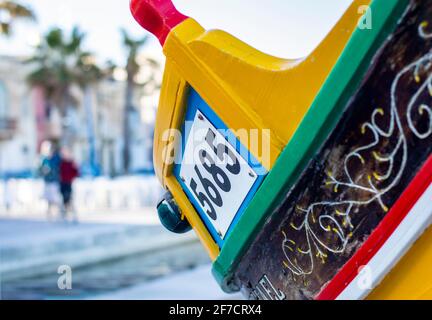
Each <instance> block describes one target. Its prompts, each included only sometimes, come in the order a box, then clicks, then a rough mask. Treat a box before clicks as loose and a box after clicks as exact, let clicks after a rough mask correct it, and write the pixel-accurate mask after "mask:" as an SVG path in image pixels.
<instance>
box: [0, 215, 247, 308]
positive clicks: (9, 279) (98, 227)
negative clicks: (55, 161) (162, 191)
mask: <svg viewBox="0 0 432 320" xmlns="http://www.w3.org/2000/svg"><path fill="white" fill-rule="evenodd" d="M209 263H210V260H209V258H208V256H207V253H205V251H204V249H203V248H202V245H201V244H200V243H199V241H198V239H197V238H196V236H195V234H194V233H193V232H192V233H189V234H186V235H175V234H172V233H169V232H167V231H166V230H165V229H164V228H163V227H161V225H160V223H159V221H158V218H157V214H156V212H155V210H154V209H151V208H149V209H145V210H140V211H136V212H130V211H129V212H109V213H88V212H86V213H81V214H80V216H79V223H78V224H74V223H72V222H63V221H46V218H45V216H44V215H40V214H39V215H38V214H32V215H24V214H21V213H20V214H10V213H9V214H6V213H1V212H0V299H2V298H4V299H58V298H60V299H98V300H99V299H108V300H142V299H145V300H147V299H150V300H153V299H166V300H177V299H178V300H189V299H191V300H194V299H199V300H202V299H205V300H225V299H240V298H241V296H239V295H237V296H230V295H226V294H225V293H223V292H222V291H221V290H220V289H219V287H218V285H217V284H216V281H215V280H214V279H213V277H212V275H211V267H210V265H209ZM63 265H67V266H69V267H71V269H72V270H74V278H73V279H74V290H73V291H72V292H68V293H64V292H59V290H58V288H57V279H58V274H57V270H58V267H59V266H63ZM2 293H3V296H2Z"/></svg>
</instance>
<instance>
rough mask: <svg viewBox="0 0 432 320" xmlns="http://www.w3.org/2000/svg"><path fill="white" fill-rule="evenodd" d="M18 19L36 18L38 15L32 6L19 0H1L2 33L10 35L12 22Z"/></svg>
mask: <svg viewBox="0 0 432 320" xmlns="http://www.w3.org/2000/svg"><path fill="white" fill-rule="evenodd" d="M18 19H27V20H36V16H35V14H34V12H33V11H32V10H31V9H30V7H28V6H25V5H22V4H20V3H19V2H18V1H11V0H0V34H3V35H6V36H9V35H10V34H11V32H12V24H13V23H14V21H15V20H18Z"/></svg>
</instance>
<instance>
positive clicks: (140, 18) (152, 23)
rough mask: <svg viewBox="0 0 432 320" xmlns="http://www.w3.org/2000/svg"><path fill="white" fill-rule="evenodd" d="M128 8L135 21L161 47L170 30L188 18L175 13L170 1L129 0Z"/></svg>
mask: <svg viewBox="0 0 432 320" xmlns="http://www.w3.org/2000/svg"><path fill="white" fill-rule="evenodd" d="M130 8H131V12H132V15H133V16H134V18H135V20H136V21H137V22H138V23H139V24H140V25H141V26H142V27H143V28H144V29H146V30H147V31H149V32H151V33H153V34H154V35H155V36H156V37H157V38H158V39H159V41H160V43H161V44H162V46H163V45H164V44H165V40H166V38H167V37H168V34H169V33H170V32H171V30H172V29H173V28H174V27H176V26H177V25H178V24H180V23H181V22H183V21H184V20H186V19H187V18H188V17H187V16H185V15H183V14H182V13H180V12H179V11H177V9H176V8H175V6H174V4H173V3H172V1H171V0H131V2H130Z"/></svg>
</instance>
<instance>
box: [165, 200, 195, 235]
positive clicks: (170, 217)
mask: <svg viewBox="0 0 432 320" xmlns="http://www.w3.org/2000/svg"><path fill="white" fill-rule="evenodd" d="M157 211H158V214H159V219H160V221H161V223H162V225H163V226H164V227H165V228H166V229H168V230H169V231H171V232H173V233H177V234H183V233H187V232H189V231H191V230H192V227H191V225H190V223H189V221H187V219H186V217H184V216H183V215H182V213H181V210H180V208H179V207H178V205H177V203H176V201H175V200H174V198H173V197H172V195H171V193H169V192H168V193H167V194H165V195H164V197H163V199H162V200H161V202H159V204H158V206H157Z"/></svg>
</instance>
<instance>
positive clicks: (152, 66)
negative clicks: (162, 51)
mask: <svg viewBox="0 0 432 320" xmlns="http://www.w3.org/2000/svg"><path fill="white" fill-rule="evenodd" d="M121 34H122V38H123V46H124V47H125V49H126V51H127V63H126V67H125V69H126V73H127V79H126V92H125V106H124V117H123V143H124V147H123V164H124V172H125V173H129V171H130V165H131V138H132V135H133V132H132V130H131V118H132V116H133V115H134V114H136V112H137V109H136V107H135V106H134V95H135V90H136V88H137V87H138V86H141V87H143V88H145V87H149V85H151V84H153V86H152V89H154V88H156V87H158V86H160V84H158V83H157V81H156V79H155V70H156V69H158V68H159V63H158V62H157V61H155V60H153V59H151V58H149V57H144V56H140V57H139V51H140V49H141V48H142V47H144V45H146V44H147V40H148V37H147V36H146V37H143V38H141V39H134V38H132V37H131V36H130V35H129V34H128V32H127V31H126V30H124V29H121ZM138 58H140V59H138ZM138 60H140V61H138ZM144 67H149V70H150V72H149V76H148V77H147V79H146V80H144V81H138V80H137V76H138V74H139V73H140V71H141V70H142V68H144Z"/></svg>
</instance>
